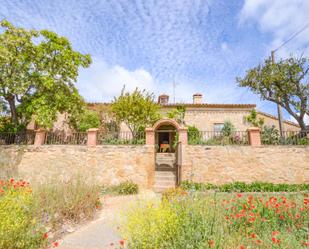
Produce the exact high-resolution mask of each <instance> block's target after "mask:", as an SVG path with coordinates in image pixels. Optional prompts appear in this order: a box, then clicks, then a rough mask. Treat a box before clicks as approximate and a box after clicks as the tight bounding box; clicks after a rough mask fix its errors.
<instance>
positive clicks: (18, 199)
mask: <svg viewBox="0 0 309 249" xmlns="http://www.w3.org/2000/svg"><path fill="white" fill-rule="evenodd" d="M33 207H34V195H33V193H32V190H31V188H30V187H29V186H28V183H26V182H24V181H18V182H15V181H14V179H11V180H10V181H5V182H4V181H1V182H0V248H5V249H38V248H40V247H41V246H43V244H45V241H44V238H43V232H44V230H43V227H42V225H41V224H39V223H37V221H36V219H35V217H34V216H33V213H32V210H33Z"/></svg>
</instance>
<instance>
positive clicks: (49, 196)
mask: <svg viewBox="0 0 309 249" xmlns="http://www.w3.org/2000/svg"><path fill="white" fill-rule="evenodd" d="M33 193H34V201H35V209H34V213H35V216H36V218H37V220H39V221H41V222H42V224H44V225H45V226H51V227H52V229H53V230H56V229H58V228H59V227H60V226H61V225H62V224H63V223H64V222H65V221H68V220H69V221H70V222H74V223H78V222H79V221H81V220H85V219H91V218H93V215H94V213H95V211H96V209H98V208H100V206H101V203H100V200H99V196H98V194H99V186H97V185H94V184H90V183H87V182H86V181H85V180H83V179H82V178H77V179H74V180H70V181H68V182H66V183H60V184H59V183H57V182H50V183H46V184H42V185H40V186H39V187H37V188H35V189H34V190H33Z"/></svg>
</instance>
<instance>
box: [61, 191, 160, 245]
mask: <svg viewBox="0 0 309 249" xmlns="http://www.w3.org/2000/svg"><path fill="white" fill-rule="evenodd" d="M154 198H156V195H155V193H154V192H151V191H145V192H142V193H140V194H139V195H132V196H114V197H109V196H107V197H104V199H103V201H102V203H103V208H102V210H101V211H100V212H99V213H98V217H97V218H96V219H95V220H93V221H91V222H90V223H87V224H85V225H83V226H81V227H80V228H78V229H77V230H76V231H75V232H73V233H70V234H67V235H65V236H64V238H63V240H62V241H60V243H59V244H60V245H59V247H58V248H59V249H112V248H118V247H119V240H121V237H120V231H119V229H121V223H122V220H123V218H122V217H123V214H124V213H125V211H126V210H128V208H129V207H130V206H133V205H135V204H136V203H138V202H139V201H141V200H145V199H154Z"/></svg>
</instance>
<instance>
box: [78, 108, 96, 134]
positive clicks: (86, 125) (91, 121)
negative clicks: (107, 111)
mask: <svg viewBox="0 0 309 249" xmlns="http://www.w3.org/2000/svg"><path fill="white" fill-rule="evenodd" d="M100 124H101V121H100V117H99V114H98V113H97V112H95V111H89V110H86V111H85V112H84V113H83V114H82V116H81V117H80V119H79V121H78V123H77V130H78V131H81V132H86V131H87V130H88V129H90V128H99V127H100Z"/></svg>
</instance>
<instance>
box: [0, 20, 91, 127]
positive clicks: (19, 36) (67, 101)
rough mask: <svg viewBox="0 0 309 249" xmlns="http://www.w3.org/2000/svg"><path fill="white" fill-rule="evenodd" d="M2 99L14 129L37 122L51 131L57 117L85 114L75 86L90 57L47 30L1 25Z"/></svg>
mask: <svg viewBox="0 0 309 249" xmlns="http://www.w3.org/2000/svg"><path fill="white" fill-rule="evenodd" d="M0 26H1V27H2V30H3V32H2V33H0V97H2V98H3V100H4V101H5V104H6V105H7V106H8V108H9V113H10V115H11V121H12V123H13V124H14V125H16V126H18V125H20V124H24V125H26V124H27V123H28V122H29V120H30V119H31V118H34V119H35V121H36V122H37V123H38V125H40V126H43V127H50V126H51V125H52V124H53V122H54V121H55V119H56V117H57V113H59V112H60V113H63V112H67V113H69V115H70V116H73V115H76V114H78V113H80V112H81V111H82V107H83V105H84V101H83V99H82V98H81V96H80V95H79V93H78V91H77V88H76V87H75V85H74V83H75V82H76V80H77V76H78V69H79V67H88V66H89V65H90V63H91V58H90V56H89V55H83V54H81V53H79V52H76V51H74V50H73V48H72V45H71V44H70V42H69V41H68V40H67V39H66V38H64V37H60V36H58V35H57V34H56V33H54V32H51V31H47V30H41V31H36V30H25V29H23V28H18V27H15V26H13V25H12V24H11V23H9V22H8V21H2V22H0Z"/></svg>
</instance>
